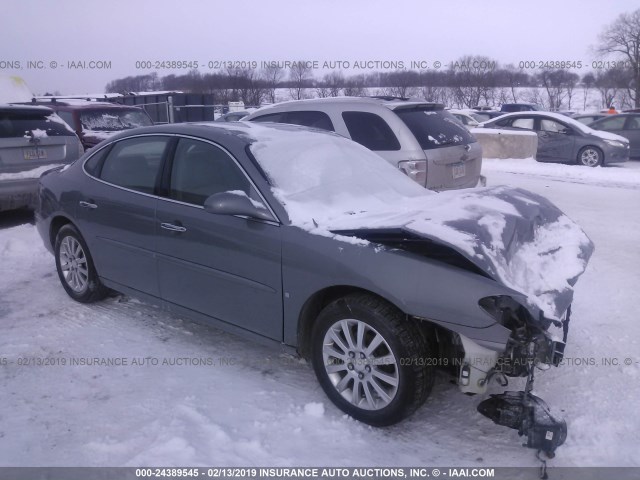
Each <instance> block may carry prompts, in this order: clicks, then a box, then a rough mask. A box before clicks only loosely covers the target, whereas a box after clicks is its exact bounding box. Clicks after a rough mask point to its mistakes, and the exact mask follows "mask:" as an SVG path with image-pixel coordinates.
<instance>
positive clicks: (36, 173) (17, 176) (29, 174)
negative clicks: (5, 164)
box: [0, 164, 61, 181]
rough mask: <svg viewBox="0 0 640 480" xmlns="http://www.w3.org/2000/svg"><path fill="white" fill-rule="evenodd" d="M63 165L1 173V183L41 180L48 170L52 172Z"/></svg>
mask: <svg viewBox="0 0 640 480" xmlns="http://www.w3.org/2000/svg"><path fill="white" fill-rule="evenodd" d="M60 166H61V164H53V165H44V166H42V167H38V168H33V169H31V170H26V171H23V172H16V173H0V181H2V180H24V179H27V178H40V175H42V174H43V173H44V172H46V171H47V170H51V169H52V168H56V167H60Z"/></svg>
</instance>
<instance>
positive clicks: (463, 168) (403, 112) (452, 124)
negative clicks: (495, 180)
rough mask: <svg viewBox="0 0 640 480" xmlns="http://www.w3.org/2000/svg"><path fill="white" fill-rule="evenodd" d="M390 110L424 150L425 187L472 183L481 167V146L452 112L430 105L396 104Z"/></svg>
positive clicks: (444, 188)
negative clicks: (426, 162)
mask: <svg viewBox="0 0 640 480" xmlns="http://www.w3.org/2000/svg"><path fill="white" fill-rule="evenodd" d="M394 112H395V113H396V114H397V115H398V117H400V119H401V120H402V121H403V122H404V123H405V124H406V125H407V127H408V128H409V130H411V133H413V135H414V136H415V137H416V140H417V141H418V143H419V144H420V147H421V148H422V149H423V150H424V153H425V155H426V157H427V160H428V166H427V184H426V187H427V188H429V189H432V190H446V189H455V188H464V187H475V186H476V184H477V183H478V179H479V177H480V170H481V168H482V148H481V147H480V144H479V143H478V142H477V141H476V139H475V138H474V137H473V135H471V134H470V133H469V131H468V130H467V129H466V128H465V127H464V126H463V125H461V124H460V122H459V121H458V120H456V118H455V117H454V116H453V115H451V114H450V113H449V112H447V111H445V110H443V109H441V108H435V107H434V106H433V105H430V104H425V105H417V106H416V105H413V106H409V107H399V108H396V109H395V110H394Z"/></svg>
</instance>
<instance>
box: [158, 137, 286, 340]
mask: <svg viewBox="0 0 640 480" xmlns="http://www.w3.org/2000/svg"><path fill="white" fill-rule="evenodd" d="M167 177H168V190H167V192H166V197H165V198H160V199H159V200H158V207H157V222H156V236H157V254H158V279H159V282H160V293H161V295H162V298H164V299H165V300H167V301H168V302H170V303H173V304H176V305H179V306H181V307H185V308H188V309H190V310H193V311H196V312H199V313H203V314H206V315H209V316H211V317H214V318H216V319H218V320H222V321H224V322H227V323H230V324H233V325H236V326H239V327H241V328H244V329H246V330H249V331H251V332H255V333H258V334H260V335H263V336H265V337H269V338H272V339H276V340H282V272H281V239H280V230H281V229H280V226H279V225H278V224H277V223H276V222H275V221H274V222H265V221H259V220H252V219H248V218H243V217H237V216H230V215H217V214H212V213H209V212H207V211H205V210H204V208H203V205H204V201H205V200H206V199H207V197H209V196H210V195H213V194H215V193H220V192H227V191H236V192H244V193H245V194H247V195H248V196H249V197H250V198H251V199H252V200H254V201H257V202H260V201H261V200H260V197H259V196H258V194H257V192H256V191H255V188H254V187H253V185H252V184H251V182H250V181H249V180H248V178H247V176H246V174H245V173H244V171H243V170H242V169H241V168H240V167H239V165H238V164H237V163H236V161H235V160H234V159H233V157H231V155H230V154H228V153H227V152H226V151H225V150H223V149H221V148H219V147H218V146H216V145H214V144H212V143H209V142H205V141H201V140H196V139H190V138H181V139H180V140H179V142H178V145H177V148H176V152H175V155H174V158H173V162H172V163H171V166H170V174H169V175H167ZM169 177H170V178H169ZM274 220H275V219H274Z"/></svg>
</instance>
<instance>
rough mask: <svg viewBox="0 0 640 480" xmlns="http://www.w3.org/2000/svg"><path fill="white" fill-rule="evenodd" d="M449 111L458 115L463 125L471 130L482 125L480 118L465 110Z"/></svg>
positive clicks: (455, 115) (457, 117)
mask: <svg viewBox="0 0 640 480" xmlns="http://www.w3.org/2000/svg"><path fill="white" fill-rule="evenodd" d="M449 113H450V114H451V115H453V116H454V117H456V119H457V120H460V122H461V123H462V125H464V126H465V128H466V129H467V130H471V129H472V128H475V127H477V126H478V125H480V122H478V120H476V119H475V118H473V116H471V114H470V113H468V112H466V111H464V110H456V109H450V110H449Z"/></svg>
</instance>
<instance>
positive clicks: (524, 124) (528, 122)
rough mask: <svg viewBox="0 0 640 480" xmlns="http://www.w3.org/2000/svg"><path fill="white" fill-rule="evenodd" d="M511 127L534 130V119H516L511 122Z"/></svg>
mask: <svg viewBox="0 0 640 480" xmlns="http://www.w3.org/2000/svg"><path fill="white" fill-rule="evenodd" d="M511 127H513V128H521V129H523V130H533V118H516V119H515V120H513V121H512V122H511Z"/></svg>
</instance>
